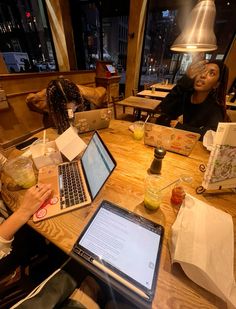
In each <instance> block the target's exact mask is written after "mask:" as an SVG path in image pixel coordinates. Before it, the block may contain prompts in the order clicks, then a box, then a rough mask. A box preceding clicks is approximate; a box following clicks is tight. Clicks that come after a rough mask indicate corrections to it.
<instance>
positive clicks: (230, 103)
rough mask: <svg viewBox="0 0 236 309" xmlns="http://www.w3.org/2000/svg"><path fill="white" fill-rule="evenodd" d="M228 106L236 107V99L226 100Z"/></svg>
mask: <svg viewBox="0 0 236 309" xmlns="http://www.w3.org/2000/svg"><path fill="white" fill-rule="evenodd" d="M225 104H226V106H234V107H236V101H234V102H228V101H226V103H225Z"/></svg>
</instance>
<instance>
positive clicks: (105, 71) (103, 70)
mask: <svg viewBox="0 0 236 309" xmlns="http://www.w3.org/2000/svg"><path fill="white" fill-rule="evenodd" d="M112 76H117V70H116V68H115V67H114V66H113V65H112V62H111V61H102V60H99V61H97V63H96V77H103V78H104V77H106V78H109V77H112Z"/></svg>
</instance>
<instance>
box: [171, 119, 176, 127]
mask: <svg viewBox="0 0 236 309" xmlns="http://www.w3.org/2000/svg"><path fill="white" fill-rule="evenodd" d="M177 123H178V120H171V121H170V126H171V127H172V128H175V127H176V126H177Z"/></svg>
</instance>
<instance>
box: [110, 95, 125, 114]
mask: <svg viewBox="0 0 236 309" xmlns="http://www.w3.org/2000/svg"><path fill="white" fill-rule="evenodd" d="M123 99H124V95H123V94H122V95H119V96H118V97H111V100H112V107H113V111H114V118H115V119H117V112H116V102H119V101H122V100H123ZM123 113H124V114H125V106H123Z"/></svg>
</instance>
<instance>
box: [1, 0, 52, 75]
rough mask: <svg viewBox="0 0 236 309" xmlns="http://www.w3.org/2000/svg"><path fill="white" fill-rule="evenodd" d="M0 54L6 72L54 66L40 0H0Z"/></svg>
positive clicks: (49, 35) (50, 43) (48, 33)
mask: <svg viewBox="0 0 236 309" xmlns="http://www.w3.org/2000/svg"><path fill="white" fill-rule="evenodd" d="M0 53H1V54H2V56H3V59H4V60H5V63H6V66H7V69H8V71H9V73H19V72H22V73H24V72H40V71H55V70H56V69H57V68H56V61H55V54H54V50H53V44H52V40H51V34H50V29H49V26H48V22H47V19H46V16H45V7H44V2H43V1H42V0H12V1H6V0H5V1H4V0H0Z"/></svg>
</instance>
